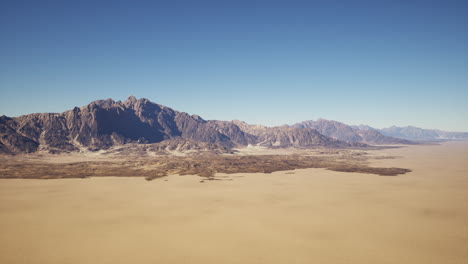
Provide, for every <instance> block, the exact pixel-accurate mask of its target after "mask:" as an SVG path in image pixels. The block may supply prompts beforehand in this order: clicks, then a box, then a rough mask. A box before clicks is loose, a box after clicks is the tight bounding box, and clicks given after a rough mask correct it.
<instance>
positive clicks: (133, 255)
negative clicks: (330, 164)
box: [0, 142, 468, 264]
mask: <svg viewBox="0 0 468 264" xmlns="http://www.w3.org/2000/svg"><path fill="white" fill-rule="evenodd" d="M375 153H383V154H388V155H397V156H402V158H399V159H387V160H378V161H375V162H374V164H375V166H395V167H401V168H409V169H412V170H413V172H411V173H408V174H405V175H402V176H396V177H383V176H376V175H371V174H357V173H342V172H333V171H327V170H324V169H304V170H297V171H294V172H293V174H291V173H292V172H275V173H272V174H238V175H234V177H233V175H230V176H229V178H230V179H232V180H230V181H228V180H224V181H206V182H205V183H200V177H198V176H170V177H167V178H161V179H156V180H154V181H151V182H147V181H145V180H144V179H142V178H91V179H60V180H0V263H11V264H14V263H48V264H49V263H60V264H64V263H112V264H114V263H203V264H208V263H217V264H218V263H322V264H323V263H333V264H339V263H360V264H362V263H372V264H374V263H398V264H401V263H424V264H428V263H437V264H440V263H444V264H450V263H460V264H462V263H468V143H467V142H450V143H444V144H443V145H435V146H411V147H406V148H401V149H390V150H380V151H375ZM221 176H223V175H221ZM240 176H243V177H240ZM166 180H167V181H166Z"/></svg>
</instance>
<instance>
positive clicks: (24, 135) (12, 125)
mask: <svg viewBox="0 0 468 264" xmlns="http://www.w3.org/2000/svg"><path fill="white" fill-rule="evenodd" d="M389 129H391V128H389ZM396 131H398V133H399V134H398V133H397V132H396ZM439 132H440V133H438V135H439V138H440V135H441V133H442V131H439ZM405 133H409V132H406V130H397V129H396V128H395V129H393V130H385V129H384V130H382V131H381V132H380V131H379V130H376V129H373V128H371V127H362V128H361V127H351V126H348V125H345V124H343V123H340V122H336V121H330V120H324V119H320V120H318V121H305V122H302V123H298V124H295V125H292V126H287V125H285V126H279V127H266V126H261V125H249V124H247V123H245V122H242V121H237V120H235V121H218V120H208V121H207V120H204V119H203V118H202V117H200V116H198V115H189V114H187V113H184V112H179V111H175V110H173V109H171V108H169V107H166V106H162V105H159V104H156V103H153V102H150V101H149V100H148V99H144V98H142V99H139V100H137V99H136V98H135V97H133V96H130V97H129V98H128V100H126V101H124V102H121V101H117V102H116V101H114V100H112V99H107V100H98V101H94V102H92V103H90V104H89V105H87V106H83V107H81V108H78V107H75V108H74V109H72V110H69V111H65V112H63V113H38V114H29V115H23V116H19V117H7V116H1V117H0V153H9V154H15V153H31V152H36V151H43V152H52V153H60V152H72V151H95V150H101V149H109V148H111V147H115V146H123V145H127V144H128V143H134V144H144V145H147V144H152V145H151V148H150V149H155V150H158V151H164V150H174V149H182V150H184V151H190V150H195V151H198V150H210V151H213V152H216V153H226V152H228V151H229V150H230V149H232V148H235V147H245V146H248V145H258V146H265V147H298V148H307V147H317V146H323V147H336V148H337V147H340V148H343V147H367V146H368V144H412V142H411V141H409V140H406V139H408V137H406V136H405V137H403V136H401V135H407V134H405ZM443 133H446V134H444V135H445V137H449V136H450V137H456V138H457V139H460V138H462V136H464V135H458V134H456V135H455V134H450V132H443ZM447 133H448V134H447ZM413 134H414V133H413ZM413 134H411V135H413ZM464 134H466V133H464ZM394 135H397V136H395V137H392V136H394ZM417 135H419V134H417ZM396 137H400V138H396ZM402 138H406V139H402ZM415 139H418V138H415ZM133 149H135V147H134V146H133ZM138 149H141V148H138Z"/></svg>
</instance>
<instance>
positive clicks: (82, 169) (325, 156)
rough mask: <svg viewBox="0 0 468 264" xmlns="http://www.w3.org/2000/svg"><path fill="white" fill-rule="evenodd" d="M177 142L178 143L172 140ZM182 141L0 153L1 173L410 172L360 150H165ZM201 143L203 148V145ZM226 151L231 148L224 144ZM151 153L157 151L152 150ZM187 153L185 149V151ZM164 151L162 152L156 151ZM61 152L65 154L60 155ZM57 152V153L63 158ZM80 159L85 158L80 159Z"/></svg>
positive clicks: (187, 145)
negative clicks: (378, 163)
mask: <svg viewBox="0 0 468 264" xmlns="http://www.w3.org/2000/svg"><path fill="white" fill-rule="evenodd" d="M172 143H174V144H172ZM177 143H178V142H172V141H167V142H166V143H165V144H163V145H157V144H147V145H141V144H133V145H131V146H130V147H129V146H126V148H127V147H129V148H130V149H125V148H124V149H121V147H117V148H113V149H111V150H109V151H108V152H104V153H102V154H99V155H96V154H95V155H94V156H89V155H88V158H87V159H84V160H83V159H82V158H83V156H77V155H76V154H74V155H71V156H68V158H66V159H62V160H60V159H57V155H51V154H45V155H37V154H33V155H19V156H7V155H3V156H0V178H26V179H54V178H85V177H91V176H92V177H102V176H126V177H145V178H146V179H154V178H158V177H163V176H167V175H172V174H180V175H189V174H190V175H199V176H203V177H207V178H209V179H210V178H212V177H213V176H214V175H215V174H216V173H227V174H232V173H271V172H275V171H286V170H294V169H304V168H326V169H329V170H333V171H340V172H359V173H370V174H377V175H383V176H395V175H398V174H404V173H407V172H409V171H410V170H408V169H403V168H394V167H392V168H385V167H370V166H369V163H368V160H369V159H375V158H392V157H388V156H387V157H371V156H368V155H367V153H365V152H362V151H357V150H336V151H330V150H328V149H322V150H315V151H309V150H303V151H293V152H292V153H287V154H267V155H237V154H227V155H218V154H220V150H222V149H221V148H218V149H213V151H211V152H204V153H205V154H200V152H199V151H198V150H199V149H195V152H194V153H195V154H196V155H164V154H166V153H165V152H167V151H170V150H171V149H172V150H173V151H176V150H177V147H179V148H181V145H180V144H177ZM191 143H192V144H193V142H185V145H182V148H184V146H185V149H184V151H187V150H191V149H193V148H196V145H192V144H191ZM200 148H203V149H204V148H205V146H202V147H200ZM224 150H225V153H227V152H228V151H229V150H228V149H224ZM149 153H152V154H153V155H151V154H149ZM184 153H186V152H184ZM158 154H163V155H158ZM60 156H62V155H60ZM60 156H58V157H60ZM80 159H82V160H80Z"/></svg>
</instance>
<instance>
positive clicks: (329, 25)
mask: <svg viewBox="0 0 468 264" xmlns="http://www.w3.org/2000/svg"><path fill="white" fill-rule="evenodd" d="M129 95H135V96H136V97H137V98H140V97H145V98H148V99H150V100H151V101H154V102H157V103H160V104H163V105H167V106H169V107H172V108H174V109H176V110H179V111H185V112H188V113H190V114H199V115H201V116H202V117H204V118H205V119H220V120H232V119H240V120H244V121H247V122H249V123H259V124H265V125H281V124H285V123H286V124H292V123H295V122H299V121H303V120H308V119H317V118H326V119H333V120H337V121H342V122H345V123H347V124H368V125H371V126H374V127H378V128H381V127H386V126H390V125H399V126H404V125H414V126H419V127H423V128H439V129H444V130H453V131H468V1H466V0H460V1H452V0H441V1H431V0H424V1H412V0H404V1H398V0H386V1H381V0H369V1H353V0H344V1H333V0H332V1H330V0H324V1H312V0H309V1H294V0H285V1H274V0H269V1H254V0H250V1H233V0H230V1H223V0H217V1H202V0H197V1H195V0H193V1H177V0H171V1H170V0H167V1H157V0H154V1H110V0H109V1H84V0H76V1H66V0H62V1H47V0H41V1H37V0H33V1H22V0H11V1H7V0H4V1H0V115H3V114H4V115H8V116H18V115H22V114H27V113H32V112H62V111H65V110H68V109H71V108H73V107H74V106H83V105H86V104H88V103H89V102H91V101H94V100H96V99H106V98H113V99H115V100H125V99H126V98H127V97H128V96H129Z"/></svg>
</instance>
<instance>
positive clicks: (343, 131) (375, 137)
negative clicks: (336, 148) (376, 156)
mask: <svg viewBox="0 0 468 264" xmlns="http://www.w3.org/2000/svg"><path fill="white" fill-rule="evenodd" d="M292 127H294V128H313V129H315V130H317V131H318V132H319V133H320V134H322V135H325V136H328V137H331V138H334V139H337V140H341V141H347V142H361V143H367V144H412V143H413V142H410V141H408V140H405V139H401V138H394V137H389V136H385V135H382V134H381V133H380V132H379V131H377V130H375V129H372V128H371V127H365V126H361V127H351V126H348V125H346V124H343V123H341V122H337V121H333V120H326V119H319V120H317V121H313V120H308V121H304V122H301V123H297V124H294V125H292Z"/></svg>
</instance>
